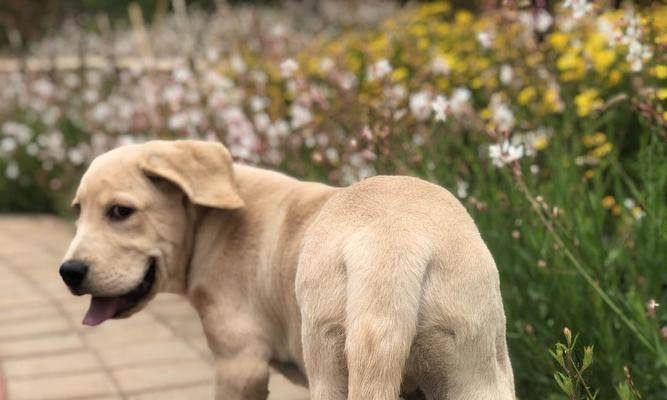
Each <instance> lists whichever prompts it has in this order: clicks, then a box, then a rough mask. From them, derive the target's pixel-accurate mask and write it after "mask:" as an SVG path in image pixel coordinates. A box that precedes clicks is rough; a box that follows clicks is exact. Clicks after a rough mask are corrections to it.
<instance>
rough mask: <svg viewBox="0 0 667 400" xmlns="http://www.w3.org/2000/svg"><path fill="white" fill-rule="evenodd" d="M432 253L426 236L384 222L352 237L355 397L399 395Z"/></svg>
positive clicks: (350, 354)
mask: <svg viewBox="0 0 667 400" xmlns="http://www.w3.org/2000/svg"><path fill="white" fill-rule="evenodd" d="M431 253H432V250H431V245H430V243H428V242H426V241H425V238H424V237H423V235H422V236H421V237H420V236H419V235H417V234H416V233H414V232H411V231H410V230H409V229H405V227H400V226H395V225H394V226H392V224H389V223H383V222H379V223H376V224H372V225H370V226H367V227H365V228H363V229H362V230H360V231H358V232H356V233H355V234H354V235H352V237H350V238H349V240H348V241H347V243H346V245H345V248H344V257H345V265H346V270H347V304H346V328H347V329H346V333H347V336H346V342H345V350H346V354H347V364H348V376H349V380H348V399H349V400H358V399H375V400H384V399H392V400H394V399H397V398H398V396H399V394H400V389H401V380H402V377H403V370H404V368H405V364H406V360H407V359H408V357H409V355H410V348H411V346H412V342H413V340H414V338H415V335H416V333H417V323H418V321H417V319H418V312H419V304H420V302H421V297H422V284H423V282H424V276H425V274H426V270H427V267H428V265H429V262H430V258H431Z"/></svg>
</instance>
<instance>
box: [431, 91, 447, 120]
mask: <svg viewBox="0 0 667 400" xmlns="http://www.w3.org/2000/svg"><path fill="white" fill-rule="evenodd" d="M431 108H433V111H434V112H435V120H436V121H443V122H444V121H447V112H448V111H449V101H448V100H447V97H445V96H438V97H436V98H435V101H433V102H432V103H431Z"/></svg>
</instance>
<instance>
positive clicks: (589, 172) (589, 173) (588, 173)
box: [584, 169, 595, 179]
mask: <svg viewBox="0 0 667 400" xmlns="http://www.w3.org/2000/svg"><path fill="white" fill-rule="evenodd" d="M594 176H595V171H593V170H592V169H587V170H586V172H584V178H586V179H593V177H594Z"/></svg>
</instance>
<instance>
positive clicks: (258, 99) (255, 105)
mask: <svg viewBox="0 0 667 400" xmlns="http://www.w3.org/2000/svg"><path fill="white" fill-rule="evenodd" d="M269 103H270V100H269V99H268V98H266V97H262V96H252V97H251V98H250V108H251V109H252V110H253V111H254V112H259V111H262V110H263V109H265V108H266V107H268V106H269Z"/></svg>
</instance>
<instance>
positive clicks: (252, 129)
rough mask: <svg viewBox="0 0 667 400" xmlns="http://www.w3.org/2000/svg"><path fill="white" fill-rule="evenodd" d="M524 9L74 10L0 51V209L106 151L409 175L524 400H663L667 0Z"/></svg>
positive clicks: (319, 176) (26, 205) (63, 206)
mask: <svg viewBox="0 0 667 400" xmlns="http://www.w3.org/2000/svg"><path fill="white" fill-rule="evenodd" d="M55 3H56V2H53V3H51V2H46V3H43V9H45V10H46V9H48V7H50V6H49V4H55ZM57 3H58V4H59V6H62V7H65V5H66V4H67V3H66V2H57ZM532 3H534V4H532ZM532 3H531V2H529V1H526V2H506V3H503V4H501V5H499V4H496V3H494V2H476V3H473V5H471V3H467V5H466V7H465V8H463V7H460V6H459V4H458V3H456V2H454V3H449V2H431V3H426V4H401V3H397V2H363V3H361V2H359V3H358V2H333V3H331V2H321V3H320V2H318V3H312V2H311V3H308V4H311V5H312V4H316V7H311V6H304V5H303V4H305V3H298V2H292V3H289V4H283V3H272V4H271V5H270V6H268V7H267V6H265V5H261V6H257V5H252V4H248V3H244V4H242V5H230V4H229V3H221V2H218V3H210V2H201V3H198V4H196V5H195V4H192V5H191V7H190V8H187V9H185V10H184V9H182V7H181V5H183V4H184V3H179V2H178V1H174V2H169V3H166V2H163V3H162V5H161V6H160V5H158V2H143V3H141V2H140V5H141V8H140V9H141V10H143V11H142V12H141V13H140V16H141V17H142V18H141V19H142V20H143V21H145V22H143V23H142V22H141V21H140V20H139V19H138V18H137V15H138V14H137V12H136V10H137V9H138V8H136V7H135V8H134V9H135V14H134V22H130V21H129V19H128V18H127V17H126V14H127V9H128V5H127V3H126V2H122V1H120V2H108V1H106V2H105V1H91V2H90V3H87V2H72V4H74V6H72V7H73V10H84V11H85V13H84V15H83V16H81V15H80V14H77V13H78V11H77V12H75V13H74V14H76V15H79V17H77V21H75V23H71V22H63V26H57V24H56V26H50V27H48V28H39V29H37V31H38V32H42V33H35V34H34V35H35V36H34V39H32V38H33V36H31V35H33V34H29V33H23V32H21V34H20V36H21V37H25V38H30V40H28V41H24V42H23V45H22V51H21V52H20V57H16V58H12V57H11V54H18V53H19V52H18V51H8V53H9V54H10V57H9V58H8V57H5V58H4V59H2V58H0V85H1V86H2V88H3V90H2V91H0V210H1V211H9V212H17V211H23V212H25V211H40V212H56V213H60V214H62V215H68V212H69V211H68V201H69V199H70V198H71V193H72V190H73V189H74V188H75V187H76V184H77V182H78V179H79V177H80V174H81V173H82V172H83V170H84V169H85V166H86V165H87V163H88V162H89V161H90V160H91V159H92V158H93V157H95V155H97V154H99V153H101V152H103V151H106V150H108V149H109V148H112V147H114V146H117V145H121V144H125V143H133V142H141V141H144V140H147V139H151V138H200V139H205V140H220V141H222V142H224V143H225V144H226V145H227V147H228V148H229V149H230V150H231V152H232V154H233V155H234V157H235V159H236V160H238V161H239V162H246V163H252V164H258V165H262V166H266V167H270V168H274V169H278V170H281V171H285V172H288V173H290V174H292V175H294V176H297V177H300V178H305V179H313V180H319V181H323V182H328V183H331V184H337V185H347V184H351V183H353V182H356V181H358V180H360V179H363V178H364V177H367V176H370V175H374V174H377V173H398V174H410V175H416V176H421V177H423V178H424V179H427V180H429V181H432V182H436V183H438V184H441V185H443V186H445V187H447V188H448V189H449V190H450V191H452V192H453V193H454V194H455V195H456V196H457V197H458V198H459V199H460V200H461V201H462V202H463V204H464V205H465V206H466V207H467V208H468V210H469V211H470V212H471V214H473V216H474V218H475V221H476V222H477V224H478V226H479V228H480V231H481V233H482V235H483V237H484V239H485V240H486V241H487V243H488V244H489V247H490V248H491V251H492V253H493V254H494V257H495V259H496V262H497V264H498V268H499V271H500V274H501V285H502V290H503V296H504V302H505V306H506V311H507V315H508V338H509V346H510V350H511V356H512V361H513V365H514V370H515V376H516V382H517V392H518V395H519V397H520V398H521V399H563V398H568V399H580V398H581V399H584V398H586V399H588V398H590V396H589V397H586V396H588V394H587V392H591V393H593V392H595V391H599V395H598V398H599V399H612V398H619V399H638V398H640V397H638V394H637V393H639V394H640V395H641V396H642V397H641V398H644V399H663V398H665V393H667V313H665V312H664V311H663V309H664V306H660V304H661V303H662V304H667V268H666V267H667V252H665V249H667V225H666V224H667V129H666V127H667V56H666V54H665V50H666V49H667V24H665V21H667V8H666V7H665V6H664V5H661V4H658V3H653V4H643V3H642V4H637V3H629V2H627V3H620V2H615V1H598V2H587V1H585V0H569V1H565V2H548V3H547V2H539V1H535V2H532ZM6 4H11V3H7V2H6V1H5V2H4V3H2V6H1V7H3V8H0V9H2V10H7V9H8V8H7V6H6ZM15 4H20V5H23V4H32V3H31V2H18V1H17V2H15ZM40 4H42V3H40ZM179 4H180V5H179ZM174 5H175V6H176V7H174ZM84 6H85V7H84ZM179 7H181V9H180V11H179V10H178V9H179ZM160 8H162V9H163V10H164V11H159V10H160ZM100 9H103V10H104V12H105V15H108V16H110V20H111V23H110V25H111V28H110V31H111V33H112V35H109V34H108V33H109V32H106V33H105V32H104V29H101V27H102V28H103V27H104V24H101V25H100V21H99V18H98V17H97V16H98V15H99V13H98V11H99V10H100ZM114 10H117V11H114ZM162 12H163V13H164V17H161V18H157V19H154V23H152V24H151V23H149V21H151V18H152V17H151V16H155V15H158V14H160V13H162ZM47 14H48V13H47ZM3 15H6V12H5V14H3ZM26 15H27V14H26ZM86 15H88V16H89V17H86ZM62 18H64V19H62ZM65 20H67V18H65V17H58V18H57V19H55V20H54V21H59V22H58V23H60V21H65ZM27 21H30V18H27ZM28 25H30V24H28ZM35 25H39V24H37V23H35ZM45 25H49V23H46V22H45ZM5 26H8V25H7V24H5ZM14 26H18V25H14ZM44 32H49V33H48V34H47V35H44ZM82 47H84V50H83V51H82ZM82 53H83V54H82ZM82 56H86V58H82ZM480 306H483V305H480ZM564 327H567V328H568V329H566V330H564ZM562 332H566V340H565V344H562V343H561V344H558V345H556V347H555V349H556V350H555V351H554V352H553V353H552V355H550V353H549V352H548V349H550V348H553V347H554V344H555V343H557V342H560V341H561V339H560V338H561V336H562ZM567 332H569V334H568V333H567ZM572 332H574V334H575V335H576V334H579V338H578V342H577V341H576V340H573V339H572V335H573V334H572ZM568 335H569V336H568ZM576 343H579V344H583V345H586V346H587V347H585V348H583V349H579V348H577V344H576ZM588 346H592V347H588ZM558 352H561V353H560V355H559V353H558ZM577 358H579V359H577ZM554 373H555V374H557V375H556V378H555V379H554ZM559 374H560V375H559ZM568 379H569V381H568ZM568 382H569V383H568ZM584 387H589V388H590V390H588V391H586V390H584Z"/></svg>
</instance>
